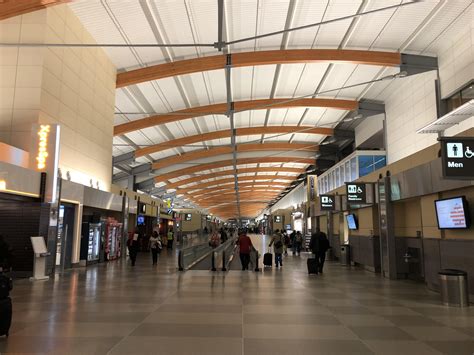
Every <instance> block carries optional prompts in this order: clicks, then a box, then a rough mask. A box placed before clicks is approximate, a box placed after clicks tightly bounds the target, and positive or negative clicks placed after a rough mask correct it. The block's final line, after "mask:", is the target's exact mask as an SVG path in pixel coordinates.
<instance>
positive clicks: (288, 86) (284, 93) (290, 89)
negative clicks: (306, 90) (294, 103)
mask: <svg viewBox="0 0 474 355" xmlns="http://www.w3.org/2000/svg"><path fill="white" fill-rule="evenodd" d="M303 69H304V64H284V65H281V69H280V77H279V79H278V86H277V90H276V94H275V97H293V96H294V95H295V90H296V87H297V85H298V82H299V80H300V77H301V73H302V72H303Z"/></svg>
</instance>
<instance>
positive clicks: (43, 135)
mask: <svg viewBox="0 0 474 355" xmlns="http://www.w3.org/2000/svg"><path fill="white" fill-rule="evenodd" d="M31 135H32V137H31V146H30V162H29V166H30V169H32V170H36V171H39V172H44V173H46V186H45V202H49V203H54V202H56V200H57V198H58V196H57V195H58V187H57V181H58V165H59V139H60V129H59V125H57V124H34V125H33V126H32V129H31Z"/></svg>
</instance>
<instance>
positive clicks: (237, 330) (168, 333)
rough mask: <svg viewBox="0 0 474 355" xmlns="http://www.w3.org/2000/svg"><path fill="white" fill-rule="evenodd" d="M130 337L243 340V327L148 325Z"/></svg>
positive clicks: (139, 328) (137, 329) (138, 329)
mask: <svg viewBox="0 0 474 355" xmlns="http://www.w3.org/2000/svg"><path fill="white" fill-rule="evenodd" d="M130 336H141V337H143V336H151V337H178V338H179V337H190V338H196V337H198V338H201V337H204V338H242V326H241V325H240V324H239V325H229V324H214V325H212V324H206V325H205V326H202V325H197V324H160V323H147V324H142V325H140V326H138V327H137V328H136V329H135V330H134V331H133V332H132V333H131V334H130ZM210 341H212V340H210Z"/></svg>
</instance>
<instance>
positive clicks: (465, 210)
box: [435, 196, 471, 229]
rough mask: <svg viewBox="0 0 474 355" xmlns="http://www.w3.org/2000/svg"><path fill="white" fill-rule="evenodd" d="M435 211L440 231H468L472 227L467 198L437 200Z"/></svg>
mask: <svg viewBox="0 0 474 355" xmlns="http://www.w3.org/2000/svg"><path fill="white" fill-rule="evenodd" d="M435 210H436V219H437V221H438V228H439V229H467V228H469V227H470V226H471V220H470V216H469V204H468V202H467V200H466V197H465V196H459V197H453V198H445V199H442V200H436V201H435Z"/></svg>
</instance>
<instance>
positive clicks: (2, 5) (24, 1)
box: [0, 0, 70, 20]
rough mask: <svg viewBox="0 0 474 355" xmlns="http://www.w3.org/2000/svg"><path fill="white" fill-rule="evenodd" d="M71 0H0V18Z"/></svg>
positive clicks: (3, 18)
mask: <svg viewBox="0 0 474 355" xmlns="http://www.w3.org/2000/svg"><path fill="white" fill-rule="evenodd" d="M69 1H70V0H5V1H0V20H5V19H7V18H10V17H15V16H20V15H24V14H27V13H30V12H34V11H38V10H42V9H45V8H47V7H48V6H54V5H60V4H65V3H67V2H69Z"/></svg>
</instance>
